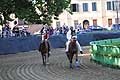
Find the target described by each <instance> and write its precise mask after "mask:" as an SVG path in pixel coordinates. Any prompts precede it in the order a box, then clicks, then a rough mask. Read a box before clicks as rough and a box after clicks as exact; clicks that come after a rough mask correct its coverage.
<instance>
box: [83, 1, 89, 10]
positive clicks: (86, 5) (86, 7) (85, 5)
mask: <svg viewBox="0 0 120 80" xmlns="http://www.w3.org/2000/svg"><path fill="white" fill-rule="evenodd" d="M87 11H88V3H83V12H87Z"/></svg>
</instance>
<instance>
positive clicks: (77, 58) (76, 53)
mask: <svg viewBox="0 0 120 80" xmlns="http://www.w3.org/2000/svg"><path fill="white" fill-rule="evenodd" d="M75 55H76V61H78V53H76V54H75Z"/></svg>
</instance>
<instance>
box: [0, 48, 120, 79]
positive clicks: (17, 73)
mask: <svg viewBox="0 0 120 80" xmlns="http://www.w3.org/2000/svg"><path fill="white" fill-rule="evenodd" d="M83 50H84V53H85V54H84V55H79V59H80V60H81V66H80V68H75V67H74V69H70V68H69V63H68V60H67V57H66V55H65V50H64V49H63V48H59V49H52V51H51V52H52V53H51V54H52V55H51V56H50V64H48V65H47V66H46V67H44V66H43V65H42V59H41V55H40V53H39V52H38V51H30V52H24V53H17V54H10V55H0V80H120V70H119V69H112V68H108V67H104V66H101V65H98V64H96V63H93V62H90V56H89V55H90V52H89V48H88V47H87V48H86V47H84V48H83Z"/></svg>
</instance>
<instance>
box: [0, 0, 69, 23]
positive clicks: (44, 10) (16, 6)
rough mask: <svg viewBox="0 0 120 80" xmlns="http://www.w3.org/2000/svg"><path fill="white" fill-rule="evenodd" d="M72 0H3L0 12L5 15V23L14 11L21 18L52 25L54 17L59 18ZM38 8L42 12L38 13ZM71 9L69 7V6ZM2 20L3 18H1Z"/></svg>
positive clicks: (0, 3) (0, 4)
mask: <svg viewBox="0 0 120 80" xmlns="http://www.w3.org/2000/svg"><path fill="white" fill-rule="evenodd" d="M70 1H71V0H35V2H34V4H33V0H1V2H0V14H2V15H3V16H4V20H3V21H1V22H3V23H5V22H6V20H11V19H10V14H12V13H14V14H15V15H16V17H18V18H19V19H23V20H25V21H28V22H31V23H41V24H48V25H50V24H51V22H52V17H54V18H55V19H58V16H59V14H61V13H62V12H63V10H65V9H67V8H68V6H69V4H70ZM36 9H38V11H39V12H40V13H37V11H36ZM68 9H69V8H68ZM0 20H1V18H0Z"/></svg>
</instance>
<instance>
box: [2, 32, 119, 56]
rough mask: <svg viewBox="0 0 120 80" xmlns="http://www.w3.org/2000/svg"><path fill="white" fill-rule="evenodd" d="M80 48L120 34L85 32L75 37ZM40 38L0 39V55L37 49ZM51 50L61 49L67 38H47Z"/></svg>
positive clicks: (59, 36) (35, 36) (57, 36)
mask: <svg viewBox="0 0 120 80" xmlns="http://www.w3.org/2000/svg"><path fill="white" fill-rule="evenodd" d="M77 37H78V42H79V43H80V44H81V46H88V45H89V42H91V41H96V40H103V39H112V38H120V32H103V31H100V32H86V33H80V34H78V35H77ZM40 41H41V36H39V35H33V36H28V37H10V38H0V54H9V53H18V52H26V51H31V50H36V49H38V47H39V44H40ZM49 41H50V45H51V47H52V48H63V47H65V43H66V41H67V38H66V36H65V35H62V34H61V35H53V36H51V37H50V38H49Z"/></svg>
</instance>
